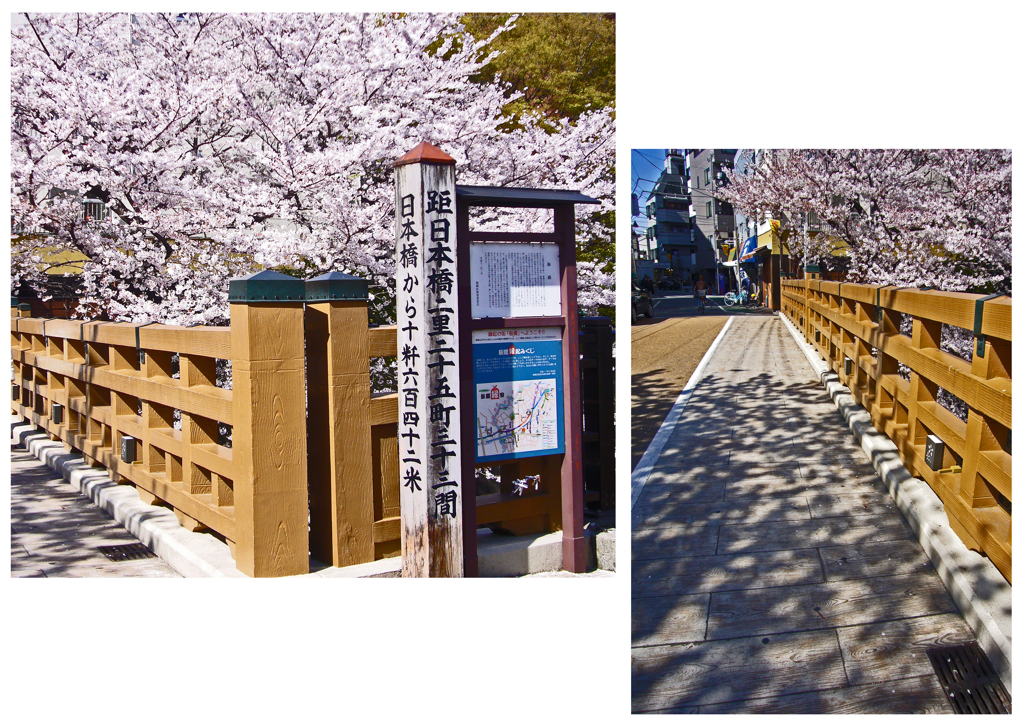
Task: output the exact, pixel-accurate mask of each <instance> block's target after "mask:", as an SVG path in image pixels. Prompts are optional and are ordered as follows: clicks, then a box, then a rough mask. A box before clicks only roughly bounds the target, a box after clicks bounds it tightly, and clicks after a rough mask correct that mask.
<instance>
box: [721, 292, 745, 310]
mask: <svg viewBox="0 0 1024 724" xmlns="http://www.w3.org/2000/svg"><path fill="white" fill-rule="evenodd" d="M745 296H746V294H745V293H744V292H726V294H725V306H727V307H742V306H744V305H745V304H746V301H747V300H746V299H745V298H744V297H745Z"/></svg>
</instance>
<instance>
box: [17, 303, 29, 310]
mask: <svg viewBox="0 0 1024 724" xmlns="http://www.w3.org/2000/svg"><path fill="white" fill-rule="evenodd" d="M18 311H19V312H31V311H32V305H31V304H29V303H28V302H21V303H20V304H19V305H18Z"/></svg>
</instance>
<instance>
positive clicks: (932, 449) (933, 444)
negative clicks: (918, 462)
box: [924, 435, 946, 470]
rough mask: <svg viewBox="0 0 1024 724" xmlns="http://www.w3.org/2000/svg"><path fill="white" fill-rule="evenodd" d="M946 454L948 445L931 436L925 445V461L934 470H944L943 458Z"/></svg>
mask: <svg viewBox="0 0 1024 724" xmlns="http://www.w3.org/2000/svg"><path fill="white" fill-rule="evenodd" d="M945 452H946V443H944V442H942V440H940V439H939V438H938V437H937V436H935V435H929V436H928V440H927V442H925V444H924V461H925V463H926V464H927V465H928V467H929V468H931V469H932V470H939V469H941V468H942V457H943V455H944V454H945Z"/></svg>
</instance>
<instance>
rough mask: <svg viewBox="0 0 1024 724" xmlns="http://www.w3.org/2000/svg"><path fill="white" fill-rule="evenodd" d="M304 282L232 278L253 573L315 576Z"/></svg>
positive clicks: (240, 525) (245, 514) (241, 478)
mask: <svg viewBox="0 0 1024 724" xmlns="http://www.w3.org/2000/svg"><path fill="white" fill-rule="evenodd" d="M304 294H305V286H304V283H303V282H302V281H301V280H299V279H295V278H293V277H288V276H285V275H284V274H278V273H277V272H272V271H262V272H258V273H256V274H251V275H249V276H247V277H242V278H240V279H232V280H231V286H230V291H229V294H228V301H229V302H230V304H231V358H232V359H231V361H232V398H233V406H234V418H235V424H234V427H233V428H232V457H233V459H236V460H237V461H238V465H237V467H236V470H237V475H238V477H237V478H236V479H235V481H234V482H235V525H236V538H237V539H236V541H235V563H236V565H237V566H238V570H240V571H242V572H243V573H245V574H247V575H249V576H260V577H269V576H288V575H295V574H299V573H308V572H309V527H308V515H309V512H308V511H309V505H308V501H307V491H306V399H305V398H306V389H305V355H304V339H303V324H302V322H303V296H304Z"/></svg>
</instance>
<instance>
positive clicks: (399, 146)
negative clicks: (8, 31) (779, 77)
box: [11, 13, 615, 324]
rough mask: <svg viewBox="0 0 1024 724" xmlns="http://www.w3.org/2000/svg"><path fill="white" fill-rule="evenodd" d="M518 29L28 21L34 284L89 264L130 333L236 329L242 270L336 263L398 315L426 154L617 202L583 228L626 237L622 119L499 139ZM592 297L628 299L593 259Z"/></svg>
mask: <svg viewBox="0 0 1024 724" xmlns="http://www.w3.org/2000/svg"><path fill="white" fill-rule="evenodd" d="M510 22H514V19H513V20H512V21H510ZM509 26H510V24H506V25H505V26H503V27H502V28H499V29H498V30H497V31H496V33H495V34H494V35H492V36H491V37H490V38H487V39H485V40H482V41H477V40H475V39H474V38H473V37H472V36H471V35H469V34H468V33H467V32H465V30H464V28H463V26H462V25H461V24H460V22H459V20H458V18H457V17H456V16H448V15H417V14H403V15H386V14H374V15H309V14H302V15H221V14H205V13H200V14H185V15H179V16H174V15H132V16H127V15H119V14H95V15H81V14H80V15H35V14H27V15H26V16H25V23H24V24H22V25H16V26H15V27H14V28H13V30H12V39H11V97H12V132H11V133H12V136H11V140H12V144H11V157H12V158H11V166H12V178H11V189H12V219H13V222H14V224H15V229H16V230H17V231H16V232H15V233H12V240H13V242H12V243H13V248H12V282H13V284H14V286H15V287H17V286H18V285H19V284H21V283H22V281H25V282H28V283H29V284H31V285H34V286H36V287H37V288H42V282H43V280H44V272H45V268H46V265H47V263H48V262H52V260H54V259H61V260H64V259H66V258H67V254H72V255H75V256H77V257H80V258H82V259H83V261H82V262H81V268H82V274H81V278H82V283H83V289H84V298H83V301H84V302H86V303H87V304H90V305H92V307H93V309H97V310H102V312H104V313H105V314H107V315H108V316H109V317H110V318H111V319H115V320H133V321H150V320H158V321H163V322H171V323H180V324H198V323H204V324H216V323H222V322H223V321H225V320H226V319H227V316H228V314H227V303H226V296H227V287H228V283H227V282H228V279H230V278H231V277H234V276H240V275H243V274H246V273H250V272H251V271H254V270H256V269H260V268H267V267H275V268H276V267H290V268H292V269H294V270H295V272H296V273H298V274H299V275H301V276H303V277H306V278H308V277H312V276H315V275H317V274H319V273H322V272H324V271H329V270H336V271H344V272H348V273H353V274H359V275H362V276H365V277H367V278H369V279H370V281H371V284H372V285H374V286H373V290H375V291H376V296H377V302H378V303H377V309H376V310H375V313H376V314H378V315H380V317H379V318H382V321H384V320H387V317H388V314H387V312H386V309H387V306H386V302H387V301H388V300H389V299H391V298H392V293H393V288H394V281H393V275H394V260H393V256H394V221H393V219H394V190H393V177H392V168H391V162H392V161H393V160H394V159H396V158H398V157H399V156H401V155H402V154H403V153H405V152H406V151H408V150H409V149H411V148H412V147H413V146H415V145H416V144H417V143H419V142H420V141H428V142H430V143H432V144H434V145H436V146H438V147H439V148H441V149H442V150H444V151H445V152H446V153H448V154H449V155H451V156H453V157H454V158H455V160H456V162H457V164H458V166H457V173H458V178H459V182H460V183H463V184H482V185H483V184H486V185H495V186H504V185H508V186H535V187H552V188H571V189H578V190H580V191H583V192H584V193H587V194H589V195H591V196H594V197H596V198H599V199H600V200H601V204H600V205H599V206H593V207H581V208H580V209H579V210H578V212H577V234H578V237H579V238H581V239H584V240H586V239H601V238H605V239H606V238H607V237H608V236H609V235H610V231H609V229H608V227H607V225H602V224H601V223H599V218H600V217H601V216H602V215H605V216H607V214H609V213H610V212H611V211H613V209H614V178H613V173H612V171H611V169H612V168H613V163H614V153H615V139H614V121H613V119H612V116H611V111H610V110H609V109H602V110H596V111H589V112H586V113H583V114H582V115H580V116H579V118H578V119H576V120H574V121H569V120H563V121H559V122H557V123H552V122H551V121H550V120H548V121H546V123H545V124H544V125H543V126H542V125H541V124H540V123H538V122H535V121H534V120H532V119H531V118H530V116H528V115H527V116H524V118H523V120H522V122H521V123H520V124H519V127H517V128H516V129H514V130H511V131H508V130H507V129H506V130H500V129H499V126H501V124H502V120H503V119H502V117H501V111H502V107H503V106H504V105H505V104H507V103H508V102H509V99H508V97H507V96H506V95H505V94H504V90H505V88H504V86H502V84H501V81H500V79H498V80H496V81H495V82H493V83H487V84H481V83H474V82H471V80H470V78H471V76H474V75H475V74H476V73H478V72H479V70H480V68H481V67H482V66H483V65H484V64H485V63H487V62H488V60H489V59H490V58H491V57H493V55H492V54H490V53H489V51H488V46H489V43H491V42H492V41H493V40H494V38H495V37H497V35H498V34H500V33H501V32H503V31H504V30H505V29H506V28H507V27H509ZM98 202H103V203H102V204H99V203H98ZM98 208H103V209H106V210H107V211H105V212H104V213H102V214H96V213H91V210H92V209H98ZM478 223H479V224H480V225H482V226H484V227H485V228H486V227H487V225H491V226H497V225H501V227H502V228H503V229H505V230H520V231H533V230H536V231H540V230H543V229H544V227H545V225H549V224H550V218H549V216H545V214H544V212H543V211H538V212H528V213H517V214H516V215H515V216H514V218H512V217H509V216H508V215H506V214H502V213H495V214H492V215H490V216H488V217H487V218H484V219H480V220H478ZM598 266H601V265H598ZM580 289H581V293H580V302H581V305H582V306H584V307H586V308H593V307H594V306H596V305H597V304H611V303H613V301H612V300H613V292H612V279H611V277H610V275H608V274H604V273H603V272H600V271H599V270H598V269H590V268H589V267H587V266H586V265H582V266H581V271H580Z"/></svg>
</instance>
